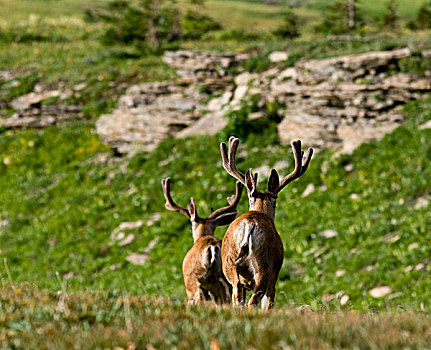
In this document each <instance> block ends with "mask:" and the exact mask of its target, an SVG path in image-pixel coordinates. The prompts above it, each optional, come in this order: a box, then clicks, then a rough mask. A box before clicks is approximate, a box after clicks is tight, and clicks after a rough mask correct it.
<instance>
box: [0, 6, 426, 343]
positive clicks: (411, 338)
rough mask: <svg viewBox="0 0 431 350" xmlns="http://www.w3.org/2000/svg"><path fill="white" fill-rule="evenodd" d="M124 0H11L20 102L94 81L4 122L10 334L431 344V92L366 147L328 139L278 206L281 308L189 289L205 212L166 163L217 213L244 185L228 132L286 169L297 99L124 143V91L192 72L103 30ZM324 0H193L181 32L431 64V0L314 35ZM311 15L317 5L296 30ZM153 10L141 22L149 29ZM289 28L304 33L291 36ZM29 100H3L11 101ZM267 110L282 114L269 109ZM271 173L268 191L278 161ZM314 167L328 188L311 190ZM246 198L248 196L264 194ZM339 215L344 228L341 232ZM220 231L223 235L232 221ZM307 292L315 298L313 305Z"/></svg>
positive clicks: (316, 181)
mask: <svg viewBox="0 0 431 350" xmlns="http://www.w3.org/2000/svg"><path fill="white" fill-rule="evenodd" d="M107 3H108V1H105V0H99V1H92V2H84V3H83V4H82V3H79V2H76V1H74V0H62V1H46V0H43V1H42V0H22V1H12V0H6V1H3V2H1V3H0V11H1V12H2V14H4V16H3V19H2V21H1V22H0V49H1V50H0V67H1V70H2V71H3V70H9V71H11V72H12V73H13V76H14V78H12V79H10V80H7V81H1V82H0V104H1V105H2V106H3V103H4V104H6V103H7V102H9V101H10V100H11V99H13V98H15V97H18V96H20V95H23V94H25V93H28V92H31V91H33V89H34V87H35V85H36V84H37V83H39V84H42V85H43V86H48V87H52V88H56V87H58V86H60V85H61V86H65V87H67V88H73V86H75V85H76V84H81V83H85V84H84V85H83V87H82V88H80V89H79V90H77V91H74V92H73V93H72V94H71V95H70V97H69V98H68V99H67V100H66V101H64V102H65V103H67V104H76V105H79V106H80V107H81V110H82V112H83V114H84V116H85V117H86V118H85V122H84V121H80V122H76V121H75V122H73V123H69V124H66V125H63V126H51V127H47V128H44V129H41V130H35V129H27V130H9V131H6V130H3V129H2V130H0V258H1V264H0V280H1V283H2V286H1V289H0V295H1V297H0V340H1V343H2V347H3V344H5V345H4V347H5V348H25V347H33V348H62V347H65V348H72V347H76V348H79V347H81V348H88V347H93V348H107V347H113V346H116V345H118V346H121V347H124V348H126V347H127V346H128V343H129V342H133V343H134V345H136V347H137V348H144V347H145V346H144V345H146V344H152V346H154V347H155V348H171V347H175V346H176V347H178V348H190V346H191V344H192V345H193V346H195V347H196V348H202V347H206V348H208V347H209V346H210V344H213V345H212V346H213V348H214V349H216V348H217V346H218V344H220V347H221V348H246V347H251V346H252V347H255V348H262V349H263V348H270V347H277V346H279V347H286V346H291V347H293V348H295V347H296V348H304V347H310V348H322V349H325V348H334V347H339V348H343V347H344V348H345V347H358V348H377V347H382V348H391V347H392V348H400V347H411V348H429V347H430V346H431V339H430V336H429V329H430V327H431V325H430V319H429V313H430V311H431V301H430V300H431V281H430V278H429V275H430V272H431V264H430V261H429V256H430V254H431V246H430V244H429V241H430V237H429V227H431V216H430V214H429V202H430V200H431V182H430V179H431V146H430V144H429V140H430V138H431V131H430V130H431V129H421V128H419V126H420V125H422V124H423V123H425V122H426V121H429V120H431V112H430V111H431V98H427V99H425V100H423V101H416V102H412V103H409V104H408V105H406V106H405V108H404V111H403V113H404V115H405V117H406V120H407V121H406V123H405V124H404V125H403V126H401V127H399V128H398V129H396V130H395V131H394V132H393V133H391V134H389V135H387V136H386V137H385V138H383V139H382V140H380V141H373V142H370V143H369V144H364V145H362V146H361V147H360V148H359V149H357V150H356V151H355V152H354V153H353V154H352V155H343V156H341V157H336V156H334V155H333V154H332V153H331V152H329V151H326V152H321V153H318V154H316V155H315V157H314V159H313V160H312V162H311V165H310V168H309V170H308V172H307V174H306V175H305V176H303V177H302V178H301V179H300V180H298V181H295V182H294V183H292V184H291V185H289V186H288V187H287V188H286V189H284V190H283V192H281V194H280V198H279V200H278V207H277V215H276V219H275V221H276V226H277V228H278V231H279V232H280V234H281V236H282V239H283V243H284V247H285V262H284V265H283V268H282V270H281V273H280V278H279V282H278V285H277V288H278V289H277V296H276V298H277V302H276V310H274V311H273V312H271V313H261V312H248V311H245V310H231V309H230V308H219V309H215V308H213V307H212V306H210V307H208V308H198V307H188V306H185V305H184V303H183V301H184V300H185V290H184V286H183V280H182V273H181V263H182V259H183V257H184V255H185V253H186V251H187V250H188V249H189V248H190V247H191V245H192V236H191V231H190V225H189V222H188V220H186V219H185V218H183V217H181V216H180V215H176V214H174V213H171V212H168V211H166V210H165V209H164V206H163V204H164V200H163V194H162V190H161V185H160V180H161V178H164V177H166V176H171V178H172V180H173V190H174V193H173V196H175V199H176V200H177V201H178V203H180V204H185V203H187V201H188V199H189V198H190V196H193V197H194V198H195V201H196V205H197V207H198V208H199V212H200V213H202V216H204V215H206V214H205V213H209V212H210V208H211V207H217V206H222V205H224V204H225V203H226V197H227V196H229V195H231V194H232V193H233V191H234V187H235V181H234V179H233V178H231V177H230V176H229V175H227V174H226V172H225V171H224V170H223V169H222V166H221V160H220V153H219V143H220V142H221V141H226V140H227V138H228V137H229V136H231V135H236V136H239V137H240V138H241V141H242V143H241V146H240V150H239V158H238V167H239V168H240V169H248V168H249V167H252V168H258V167H261V166H263V165H265V166H268V167H273V166H274V165H276V164H277V163H278V164H284V165H283V166H282V168H279V169H277V170H279V172H280V174H281V175H284V174H286V173H288V172H290V171H291V169H292V167H293V157H292V155H291V150H290V147H289V146H284V145H281V144H280V141H279V139H278V136H277V134H276V123H277V122H278V121H279V120H280V118H281V116H280V115H279V113H278V109H279V106H278V105H277V104H276V103H272V104H266V105H265V106H261V107H258V106H259V104H258V102H259V96H255V97H254V98H253V99H251V101H247V102H244V103H243V104H242V106H241V108H240V109H239V110H238V111H233V112H231V113H229V114H228V115H227V116H226V118H228V124H227V126H226V128H225V129H224V130H223V131H222V132H220V133H219V134H217V135H214V136H210V137H208V136H206V137H193V138H187V139H184V140H181V141H178V140H175V139H167V140H166V141H164V142H163V143H161V144H160V145H159V147H158V148H157V149H156V150H155V151H154V152H153V153H144V152H142V153H138V154H136V155H135V156H134V157H132V158H131V159H125V158H118V157H116V156H115V154H114V151H113V150H111V149H110V148H109V147H107V146H104V145H103V144H102V142H101V140H100V139H99V137H98V136H97V134H96V132H95V129H94V122H95V120H96V119H97V117H98V116H99V115H100V114H101V113H104V112H106V111H109V110H110V109H112V108H113V107H114V106H115V104H116V101H117V99H118V96H119V95H120V94H121V93H122V92H123V91H124V89H125V88H126V87H127V86H130V85H132V84H134V83H141V82H147V81H162V80H167V79H170V78H172V77H173V76H174V75H175V72H174V71H173V70H172V69H170V68H169V67H168V66H166V65H165V64H164V63H163V62H162V61H161V57H160V55H157V54H153V53H149V51H146V50H142V49H141V48H140V47H139V46H137V45H135V44H136V43H135V39H136V38H135V39H131V40H130V42H129V43H124V41H125V40H121V42H115V40H114V41H112V40H111V41H109V40H108V41H106V42H105V44H102V43H101V42H100V40H99V39H100V38H101V37H102V36H104V35H106V33H107V30H109V26H110V24H107V23H105V22H101V21H98V20H97V18H96V17H93V18H92V14H94V13H95V12H97V11H99V10H100V9H101V8H104V7H105V6H106V5H107ZM304 3H305V2H304ZM47 4H48V5H47ZM306 4H307V6H303V7H298V8H292V9H290V10H289V11H291V12H290V13H291V15H289V16H286V17H284V16H285V14H286V7H285V6H282V5H280V4H278V5H268V4H264V3H261V2H249V1H243V0H236V1H227V0H208V1H206V2H205V6H204V7H202V9H201V10H199V16H198V15H196V12H187V11H195V10H196V4H190V3H189V2H188V1H187V2H186V1H180V2H178V8H179V9H180V10H181V12H182V14H183V15H184V16H183V21H182V22H181V26H182V30H183V31H184V32H183V33H184V36H185V40H184V41H181V43H180V44H179V46H178V47H181V48H191V49H206V50H218V51H232V52H245V51H255V52H257V55H256V56H255V57H253V58H251V59H249V60H247V61H245V62H244V63H243V64H242V66H241V67H239V69H244V70H247V71H250V72H262V71H264V70H266V69H267V68H268V67H269V65H270V62H269V60H268V59H267V54H268V53H269V52H271V51H274V50H286V51H288V53H289V58H288V59H287V61H286V62H283V63H280V64H284V65H285V66H292V65H293V64H295V62H297V61H298V60H299V59H301V58H306V59H310V58H325V57H330V56H335V55H340V54H348V53H359V52H366V51H371V50H386V49H394V48H400V47H407V46H408V47H409V48H411V49H412V50H413V52H414V53H415V54H414V55H413V56H412V57H410V58H408V59H404V60H402V61H401V63H400V65H401V71H403V72H405V73H412V72H414V73H416V74H420V75H425V74H427V73H426V71H427V70H430V67H431V61H430V59H429V58H428V59H425V58H423V57H422V56H420V52H421V51H422V50H423V49H424V48H428V49H429V48H430V43H429V40H428V39H429V30H427V28H428V27H426V26H424V27H421V26H419V25H418V24H417V23H418V22H416V25H415V27H414V26H410V28H412V29H414V30H417V32H415V33H414V36H412V35H411V32H409V31H408V30H406V29H405V28H404V24H405V23H407V22H408V21H415V20H416V21H418V20H417V19H418V18H419V17H420V16H424V15H423V14H424V13H425V14H426V11H427V9H428V8H427V7H426V5H425V4H427V2H426V1H421V0H415V1H406V0H405V1H401V0H400V1H398V2H397V8H396V14H397V16H399V19H397V23H399V29H398V30H399V32H398V33H397V34H396V36H394V35H392V33H390V32H389V33H388V35H387V36H385V37H381V36H379V35H377V34H379V32H377V28H378V24H379V23H380V21H381V19H382V18H383V16H384V14H385V4H386V3H385V2H382V3H376V2H375V1H371V0H361V1H358V11H359V12H360V13H361V15H363V16H364V18H365V17H366V18H367V21H368V22H367V23H366V26H365V28H363V29H361V31H360V34H361V35H364V36H365V37H364V40H358V41H334V40H328V39H327V38H326V35H322V34H316V33H314V32H313V28H314V27H315V26H316V25H317V24H318V23H320V22H321V19H322V16H321V13H322V12H321V11H322V9H323V8H325V7H326V6H327V5H328V4H329V1H327V0H319V1H313V2H306ZM226 13H229V16H226ZM205 16H208V17H205ZM295 16H298V18H299V20H300V21H299V23H303V22H305V23H304V25H303V26H302V25H301V28H300V30H299V34H300V37H299V38H297V39H292V38H293V37H294V35H291V34H292V33H293V32H294V31H293V29H295V27H294V26H293V25H294V24H295V25H296V24H297V23H295V21H296V17H295ZM84 18H86V20H84ZM209 18H212V19H214V21H215V22H212V21H210V20H209ZM421 18H422V17H421ZM133 23H134V22H133V21H131V22H128V23H124V24H127V25H129V29H130V30H132V32H133V29H134V28H136V27H135V26H134V25H132V26H130V24H133ZM215 23H220V24H221V26H222V28H223V29H217V26H216V24H215ZM421 23H422V22H421ZM277 28H278V29H279V30H284V34H283V33H279V34H280V35H281V34H282V35H281V36H282V37H284V38H286V39H287V38H288V39H287V40H285V39H283V38H280V36H277V35H274V33H273V32H274V31H275V30H277ZM196 33H197V34H196ZM123 34H124V33H123ZM132 34H133V35H135V34H136V33H132ZM141 34H142V33H138V35H141ZM367 34H370V36H369V37H366V35H367ZM111 39H112V38H111ZM107 43H108V44H109V45H106V44H107ZM176 45H177V44H176ZM232 69H234V70H238V67H236V68H232ZM376 97H379V98H380V96H376ZM43 103H44V104H49V103H58V99H56V98H52V99H49V100H46V101H43ZM13 112H14V111H13V110H11V109H6V108H3V110H2V111H1V115H2V117H8V116H10V115H11V113H13ZM253 113H263V115H264V117H263V118H260V119H252V118H250V115H253ZM304 146H305V147H306V146H307V145H306V144H305V145H304ZM280 161H288V163H289V166H286V163H285V162H284V163H283V162H282V163H280ZM260 181H261V183H260V186H261V189H263V188H264V186H265V185H266V184H265V179H263V176H262V175H261V176H260ZM309 184H313V185H314V188H315V190H314V191H313V192H312V193H310V194H309V195H308V196H306V197H304V196H303V195H302V194H303V193H304V191H305V189H306V187H307V186H308V185H309ZM239 210H240V212H244V211H246V210H247V200H246V199H243V200H242V202H241V203H240V206H239ZM138 220H141V221H142V222H143V225H142V226H139V227H135V228H132V229H129V230H126V231H125V233H126V234H133V235H134V240H133V241H132V242H131V243H130V244H128V245H125V246H120V245H118V242H115V241H113V240H112V239H111V237H110V236H111V234H112V233H113V232H114V231H115V229H116V228H117V227H118V226H119V225H120V224H121V223H123V222H126V221H133V222H134V221H138ZM327 230H332V231H334V232H335V234H334V233H332V237H329V238H327V237H328V236H326V237H325V234H322V232H325V231H327ZM216 235H217V236H219V237H222V236H223V229H218V230H217V231H216ZM154 243H155V245H154V247H153V248H152V249H151V251H150V252H148V247H149V246H151V245H152V244H154ZM132 253H140V254H147V260H146V261H145V264H144V265H143V266H137V265H133V264H131V263H130V262H128V261H127V260H126V257H128V256H129V255H130V254H132ZM379 286H387V287H389V288H390V292H389V293H388V294H387V295H385V296H383V297H381V298H375V297H372V296H371V295H370V293H369V291H370V290H371V289H372V288H375V287H379ZM59 290H61V293H59V294H56V292H57V291H59ZM342 297H343V302H341V298H342ZM304 305H308V306H307V307H306V308H305V309H306V310H309V311H305V312H299V311H297V310H296V308H297V307H303V306H304ZM400 309H407V310H408V311H400ZM374 311H379V312H378V313H375V314H374V313H372V312H374ZM28 344H30V345H28ZM129 345H130V344H129ZM130 346H131V345H130Z"/></svg>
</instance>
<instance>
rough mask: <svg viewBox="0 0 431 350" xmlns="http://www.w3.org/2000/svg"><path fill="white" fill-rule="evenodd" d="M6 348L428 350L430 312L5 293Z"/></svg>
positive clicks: (0, 325)
mask: <svg viewBox="0 0 431 350" xmlns="http://www.w3.org/2000/svg"><path fill="white" fill-rule="evenodd" d="M0 293H1V299H0V344H1V348H2V349H9V348H13V349H23V348H26V349H29V348H35V349H36V348H37V349H60V348H66V349H120V348H123V349H172V348H177V349H192V348H193V349H202V348H210V349H241V348H247V349H269V348H273V349H303V348H311V349H333V348H356V349H369V348H372V349H375V348H385V349H399V348H409V349H425V348H430V347H431V318H430V315H429V314H426V313H417V312H415V313H414V312H410V311H397V312H382V313H356V312H355V311H354V310H350V311H342V312H341V311H339V312H325V311H310V310H309V309H306V308H305V309H303V310H298V309H287V308H280V309H275V310H273V311H271V312H262V311H248V310H245V309H241V310H238V309H235V310H234V309H231V308H230V307H225V308H216V307H214V306H213V305H209V306H207V307H196V306H188V305H186V304H184V303H183V302H175V301H172V300H169V299H162V298H157V297H136V296H129V295H127V293H125V292H124V293H120V294H117V295H115V294H113V293H112V292H111V293H106V292H104V291H100V292H82V293H73V294H69V293H64V291H63V292H58V293H49V292H42V291H37V290H36V288H35V287H34V286H28V285H23V286H21V288H13V287H9V288H7V287H3V288H1V289H0Z"/></svg>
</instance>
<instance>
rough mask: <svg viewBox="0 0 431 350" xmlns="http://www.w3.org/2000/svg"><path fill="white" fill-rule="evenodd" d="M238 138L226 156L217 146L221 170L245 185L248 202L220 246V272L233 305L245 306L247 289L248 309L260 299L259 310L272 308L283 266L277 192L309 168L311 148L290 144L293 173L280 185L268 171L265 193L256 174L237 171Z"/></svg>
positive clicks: (275, 174) (298, 143) (223, 149)
mask: <svg viewBox="0 0 431 350" xmlns="http://www.w3.org/2000/svg"><path fill="white" fill-rule="evenodd" d="M238 144H239V139H238V138H235V137H233V136H232V137H231V138H230V139H229V154H228V151H227V147H226V144H225V143H224V142H222V143H221V145H220V150H221V155H222V159H223V167H224V168H225V169H226V171H227V172H228V174H230V175H232V176H233V177H234V178H236V179H237V180H238V181H240V182H241V183H242V184H244V185H245V187H246V189H247V194H248V199H249V211H248V212H246V213H244V214H242V215H241V216H239V217H238V218H237V219H236V220H235V221H233V222H232V224H231V225H230V226H229V228H228V230H227V231H226V234H225V236H224V238H223V243H222V251H221V254H222V266H223V273H224V275H225V276H226V278H227V280H228V281H229V283H230V284H231V285H232V287H233V293H232V299H233V304H234V306H238V305H244V303H245V297H246V289H247V290H252V291H253V295H252V296H251V299H250V300H249V303H248V306H249V307H254V306H257V305H258V304H259V302H260V301H261V300H262V309H269V308H272V307H273V306H274V298H275V284H276V282H277V279H278V274H279V272H280V269H281V265H282V264H283V254H284V252H283V243H282V241H281V238H280V236H279V234H278V232H277V230H276V228H275V225H274V217H275V206H276V200H277V197H278V193H279V192H280V191H281V190H282V189H283V188H284V187H285V186H286V185H287V184H289V183H290V182H292V181H293V180H295V179H297V178H299V177H300V176H302V175H303V174H304V173H305V172H306V171H307V168H308V164H309V163H310V160H311V157H312V155H313V149H312V148H309V149H308V154H307V157H306V158H305V161H304V162H303V156H304V152H303V151H302V150H301V141H300V140H295V141H292V143H291V144H292V149H293V154H294V157H295V170H293V172H291V173H290V174H289V175H287V176H286V177H285V178H283V179H282V180H281V182H280V180H279V176H278V173H277V171H276V170H275V169H272V170H271V175H270V176H269V181H268V190H267V191H266V192H265V193H261V192H259V191H257V173H256V174H255V175H254V176H253V175H252V170H251V169H249V170H248V171H247V173H246V174H245V175H244V174H243V173H242V172H240V171H239V170H238V169H237V168H236V163H235V156H236V150H237V148H238Z"/></svg>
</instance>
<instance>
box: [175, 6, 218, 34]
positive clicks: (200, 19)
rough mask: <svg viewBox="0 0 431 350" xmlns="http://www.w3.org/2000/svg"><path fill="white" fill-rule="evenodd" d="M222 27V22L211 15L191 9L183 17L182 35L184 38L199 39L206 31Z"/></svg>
mask: <svg viewBox="0 0 431 350" xmlns="http://www.w3.org/2000/svg"><path fill="white" fill-rule="evenodd" d="M221 28H222V27H221V25H220V23H218V22H216V21H214V20H213V19H212V18H211V17H208V16H205V15H203V14H200V13H198V12H195V11H191V10H188V11H187V12H186V14H185V15H184V16H183V18H182V19H181V37H182V38H184V39H199V38H201V37H202V35H204V34H205V33H208V32H210V31H213V30H219V29H221Z"/></svg>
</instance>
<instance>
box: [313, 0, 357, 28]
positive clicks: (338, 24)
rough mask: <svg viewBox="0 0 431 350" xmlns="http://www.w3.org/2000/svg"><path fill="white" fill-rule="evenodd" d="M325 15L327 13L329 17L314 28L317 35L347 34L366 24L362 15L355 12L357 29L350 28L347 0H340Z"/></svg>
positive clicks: (329, 7)
mask: <svg viewBox="0 0 431 350" xmlns="http://www.w3.org/2000/svg"><path fill="white" fill-rule="evenodd" d="M325 13H327V16H326V17H325V18H324V19H323V21H322V22H321V23H320V24H318V25H317V26H315V27H314V31H315V32H316V33H323V34H334V35H340V34H346V33H349V32H351V31H352V30H357V29H359V28H361V27H363V24H364V23H363V20H362V16H361V15H360V13H358V11H355V27H354V28H350V27H349V7H348V3H347V1H345V0H339V1H337V2H336V3H335V4H333V5H331V6H328V7H327V9H326V11H325Z"/></svg>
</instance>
